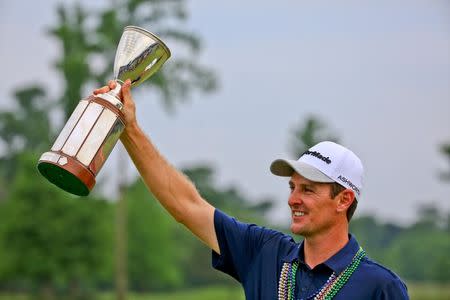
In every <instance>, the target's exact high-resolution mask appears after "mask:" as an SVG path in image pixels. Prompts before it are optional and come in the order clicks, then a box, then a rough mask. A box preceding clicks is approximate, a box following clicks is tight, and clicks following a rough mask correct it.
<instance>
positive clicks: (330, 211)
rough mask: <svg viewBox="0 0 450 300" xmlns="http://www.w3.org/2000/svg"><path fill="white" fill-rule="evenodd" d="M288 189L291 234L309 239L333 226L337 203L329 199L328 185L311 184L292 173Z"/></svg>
mask: <svg viewBox="0 0 450 300" xmlns="http://www.w3.org/2000/svg"><path fill="white" fill-rule="evenodd" d="M289 187H290V189H291V193H290V195H289V201H288V204H289V207H290V208H291V218H292V223H291V231H292V233H294V234H299V235H303V236H305V237H311V236H314V235H316V234H320V233H322V232H325V231H326V230H327V229H329V228H331V227H332V226H333V225H334V224H335V221H336V219H337V216H338V214H337V211H336V202H337V201H333V199H332V198H331V197H330V196H331V195H330V190H331V185H330V184H328V183H318V182H313V181H310V180H308V179H306V178H304V177H303V176H301V175H299V174H297V173H294V174H293V175H292V177H291V180H290V181H289Z"/></svg>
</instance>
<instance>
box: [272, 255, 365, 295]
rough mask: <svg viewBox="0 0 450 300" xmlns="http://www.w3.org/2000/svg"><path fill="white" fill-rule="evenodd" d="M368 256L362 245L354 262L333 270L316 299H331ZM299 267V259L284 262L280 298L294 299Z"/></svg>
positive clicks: (279, 290) (279, 287) (279, 291)
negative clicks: (335, 270)
mask: <svg viewBox="0 0 450 300" xmlns="http://www.w3.org/2000/svg"><path fill="white" fill-rule="evenodd" d="M364 256H366V253H365V252H364V250H363V249H362V248H361V247H360V248H359V250H358V252H356V254H355V256H354V257H353V259H352V262H351V263H350V264H349V265H348V266H347V267H346V268H345V269H344V270H343V271H342V272H341V273H340V274H339V275H337V276H336V273H335V272H333V274H331V276H330V278H328V280H327V282H325V284H324V285H323V286H322V288H321V289H320V291H319V292H317V293H316V294H314V295H313V296H314V300H331V299H333V297H334V296H336V294H337V293H338V292H339V291H340V289H341V288H342V287H343V286H344V285H345V284H346V283H347V281H348V279H349V278H350V276H352V274H353V272H355V270H356V269H357V268H358V266H359V263H360V262H361V259H363V257H364ZM297 269H298V260H296V261H294V262H293V263H288V262H286V263H284V264H283V267H282V269H281V274H280V281H279V284H278V300H294V291H295V276H296V273H297Z"/></svg>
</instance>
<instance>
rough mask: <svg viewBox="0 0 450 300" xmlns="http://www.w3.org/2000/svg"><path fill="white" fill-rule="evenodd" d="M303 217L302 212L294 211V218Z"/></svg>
mask: <svg viewBox="0 0 450 300" xmlns="http://www.w3.org/2000/svg"><path fill="white" fill-rule="evenodd" d="M304 215H305V213H304V212H302V211H294V216H296V217H301V216H304Z"/></svg>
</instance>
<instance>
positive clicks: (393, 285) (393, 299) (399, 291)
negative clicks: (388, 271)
mask: <svg viewBox="0 0 450 300" xmlns="http://www.w3.org/2000/svg"><path fill="white" fill-rule="evenodd" d="M379 292H380V294H379V296H378V297H376V299H379V300H409V296H408V289H407V287H406V285H405V284H404V283H403V281H401V280H400V279H399V278H396V279H395V280H393V281H390V282H389V283H388V284H386V285H385V286H384V287H383V288H382V289H380V290H379Z"/></svg>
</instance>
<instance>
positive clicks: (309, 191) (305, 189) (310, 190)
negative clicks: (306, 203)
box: [303, 187, 313, 193]
mask: <svg viewBox="0 0 450 300" xmlns="http://www.w3.org/2000/svg"><path fill="white" fill-rule="evenodd" d="M303 190H304V191H305V192H307V193H312V192H313V190H312V189H310V188H308V187H305V188H303Z"/></svg>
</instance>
